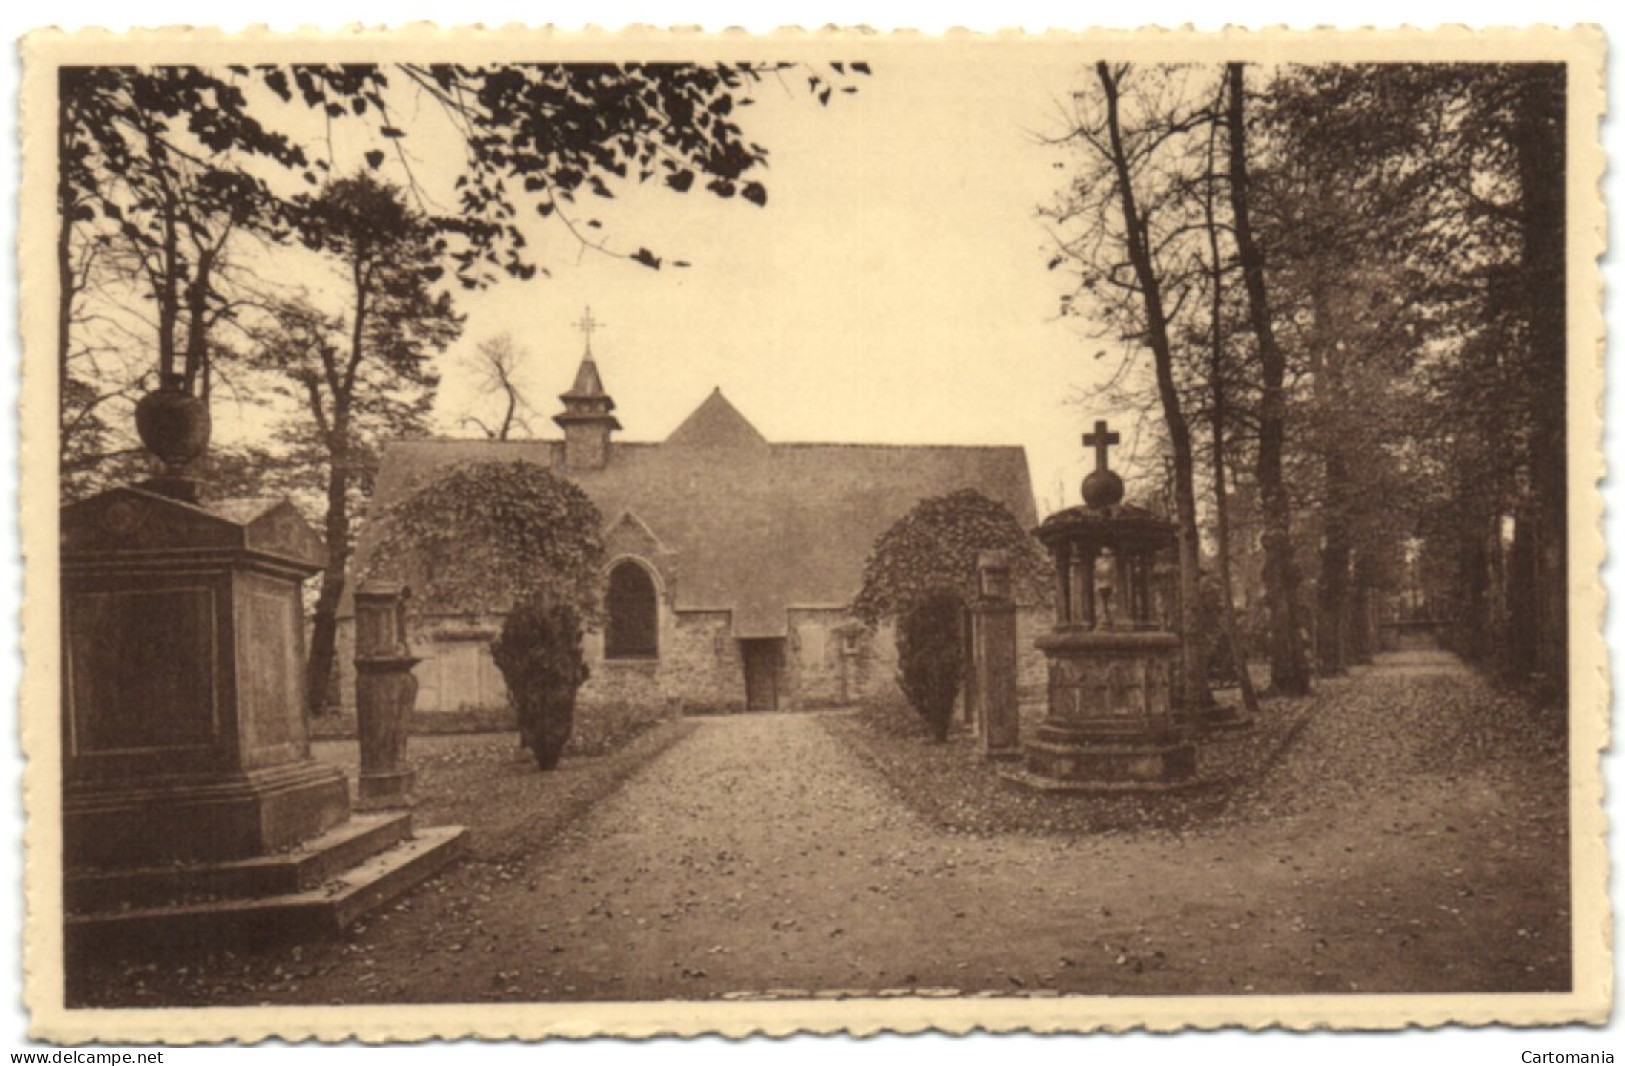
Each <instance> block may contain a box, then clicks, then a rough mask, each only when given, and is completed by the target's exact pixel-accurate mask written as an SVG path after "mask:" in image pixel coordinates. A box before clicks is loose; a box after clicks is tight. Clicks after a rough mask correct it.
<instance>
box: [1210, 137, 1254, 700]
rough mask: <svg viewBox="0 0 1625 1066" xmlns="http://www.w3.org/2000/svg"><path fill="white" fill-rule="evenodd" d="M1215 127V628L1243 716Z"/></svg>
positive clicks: (1246, 683)
mask: <svg viewBox="0 0 1625 1066" xmlns="http://www.w3.org/2000/svg"><path fill="white" fill-rule="evenodd" d="M1217 133H1218V128H1217V126H1215V127H1214V129H1213V131H1212V134H1211V135H1210V136H1209V138H1208V157H1207V178H1208V180H1207V192H1206V196H1205V198H1204V200H1203V212H1204V215H1205V219H1204V221H1205V222H1206V224H1207V242H1208V257H1209V259H1210V261H1211V262H1212V269H1213V281H1212V284H1213V292H1212V296H1213V302H1212V306H1211V308H1210V310H1209V325H1210V330H1211V332H1210V333H1209V336H1208V379H1209V381H1208V388H1209V389H1210V390H1211V391H1212V393H1213V404H1212V409H1211V411H1210V418H1211V428H1212V432H1213V521H1214V525H1215V527H1216V528H1215V533H1216V535H1217V537H1218V568H1219V600H1220V602H1219V625H1220V628H1221V629H1223V631H1224V640H1225V645H1226V646H1227V647H1228V648H1229V649H1230V664H1231V667H1232V669H1234V670H1235V672H1236V684H1237V685H1238V686H1239V687H1240V689H1241V706H1242V710H1243V712H1244V713H1245V714H1246V715H1247V717H1249V718H1252V717H1254V716H1256V715H1257V714H1258V693H1257V692H1255V691H1253V675H1252V673H1251V672H1250V671H1249V670H1248V669H1247V649H1246V648H1244V647H1243V646H1242V643H1241V634H1240V632H1239V630H1238V627H1237V626H1236V591H1235V581H1234V578H1233V576H1232V574H1231V572H1230V501H1229V499H1228V498H1227V497H1228V495H1229V489H1228V488H1227V486H1226V484H1225V457H1224V431H1225V422H1226V420H1227V413H1228V400H1229V390H1228V388H1227V387H1226V385H1225V380H1224V290H1223V278H1224V260H1223V258H1222V257H1221V256H1220V254H1219V226H1218V217H1217V213H1216V212H1215V211H1214V209H1213V186H1214V182H1215V181H1217V180H1218V174H1217V169H1218V168H1217V167H1216V166H1215V145H1214V138H1215V137H1216V136H1217Z"/></svg>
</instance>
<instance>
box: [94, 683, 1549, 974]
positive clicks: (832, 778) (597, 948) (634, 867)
mask: <svg viewBox="0 0 1625 1066" xmlns="http://www.w3.org/2000/svg"><path fill="white" fill-rule="evenodd" d="M1394 665H1396V666H1401V665H1405V664H1397V663H1396V664H1394ZM1424 665H1425V664H1424ZM1413 674H1414V676H1413ZM1440 675H1441V671H1428V670H1426V669H1422V670H1420V671H1414V672H1412V673H1407V672H1405V671H1403V670H1401V671H1398V672H1397V675H1395V674H1385V673H1384V672H1383V671H1376V672H1368V673H1367V674H1366V675H1365V676H1362V677H1356V678H1354V679H1351V680H1348V681H1345V682H1342V683H1341V684H1343V685H1344V686H1346V689H1345V691H1347V692H1353V693H1356V694H1357V695H1359V696H1360V698H1359V699H1351V698H1347V697H1346V696H1345V697H1344V698H1341V699H1339V700H1337V701H1335V703H1333V704H1332V706H1334V707H1335V708H1337V709H1338V711H1337V714H1336V715H1325V716H1319V715H1318V713H1317V717H1316V719H1315V720H1314V721H1313V722H1311V724H1310V726H1309V728H1307V729H1306V730H1304V732H1303V735H1302V736H1301V737H1300V738H1299V739H1298V740H1297V741H1295V742H1294V744H1293V745H1292V747H1291V749H1290V750H1289V751H1288V752H1287V754H1286V756H1285V757H1284V758H1283V759H1282V760H1281V762H1280V764H1279V765H1278V766H1277V767H1276V768H1275V770H1273V771H1272V772H1271V774H1270V775H1269V777H1268V778H1266V779H1264V780H1262V781H1260V782H1258V783H1257V785H1256V786H1255V788H1254V789H1253V793H1252V795H1251V796H1250V798H1249V800H1248V802H1249V803H1250V804H1251V806H1250V807H1249V810H1250V811H1251V814H1250V816H1248V817H1242V818H1238V819H1236V820H1234V821H1233V822H1229V823H1226V824H1224V825H1222V826H1216V827H1209V828H1206V829H1201V830H1196V831H1188V832H1171V831H1157V832H1144V833H1111V834H1097V835H1089V836H1077V835H1018V834H985V835H977V834H965V833H958V832H946V831H943V830H941V829H939V828H936V827H934V826H932V825H928V824H926V822H925V821H923V820H922V819H921V817H920V816H919V815H918V814H917V813H915V812H914V811H913V810H911V809H910V808H909V807H907V806H906V805H904V804H903V803H902V802H900V801H899V799H898V798H897V796H896V794H895V793H894V792H893V791H892V790H891V789H890V787H889V786H888V784H887V782H886V781H885V780H884V779H883V777H881V776H880V775H879V774H877V773H876V772H875V771H874V770H873V769H871V768H870V767H869V766H867V765H866V764H864V763H863V762H862V761H860V760H859V759H858V758H856V757H855V756H854V755H853V753H852V751H851V750H850V749H849V748H848V747H847V746H846V745H845V744H843V743H842V742H841V740H839V739H838V738H837V736H835V735H834V733H833V732H832V730H830V729H828V728H826V723H824V722H823V721H821V720H820V719H819V718H818V717H817V716H809V715H754V716H740V717H736V718H716V719H706V720H703V721H699V722H689V723H672V724H669V725H667V726H663V727H661V729H660V730H657V731H656V732H655V733H654V734H651V735H649V736H646V737H644V738H641V739H640V740H639V741H638V742H637V743H636V744H635V745H634V747H635V748H636V747H639V746H640V745H641V746H642V747H641V748H639V751H640V752H641V753H642V758H645V759H647V762H646V763H644V764H643V765H641V768H638V769H636V770H635V771H633V770H630V769H624V767H629V766H631V765H632V761H633V760H634V759H635V758H636V757H638V754H639V753H638V752H631V753H628V754H627V755H626V756H624V759H623V763H624V766H623V772H622V773H621V776H622V777H626V774H630V776H629V777H626V780H625V783H624V784H620V783H619V781H620V778H614V779H613V780H610V779H609V778H606V779H605V782H607V783H604V782H600V784H599V785H597V786H593V787H588V786H587V785H581V786H578V789H582V790H584V791H582V792H581V795H593V794H596V793H595V789H596V790H597V791H602V792H608V795H607V798H604V799H602V800H601V801H599V802H597V803H596V805H594V806H592V807H591V808H590V809H588V810H585V812H584V813H581V814H579V815H575V814H572V815H571V817H570V818H568V819H567V820H562V821H561V820H559V819H557V818H555V819H545V818H544V819H542V821H544V822H547V823H549V824H548V825H546V826H544V828H545V829H546V832H545V833H544V832H542V831H541V829H538V830H536V832H535V834H534V835H532V834H531V833H527V832H526V827H527V826H528V825H530V824H531V822H532V819H530V818H528V817H527V815H528V814H530V813H531V812H534V811H537V810H538V809H539V808H540V807H544V806H548V805H549V792H548V789H549V788H551V787H553V786H552V785H550V784H549V783H548V781H547V780H546V779H545V777H544V775H539V774H535V773H534V772H533V771H527V770H525V769H524V765H525V764H524V763H523V760H522V756H521V754H520V753H519V752H518V751H517V750H515V749H514V748H512V747H511V746H510V744H511V738H502V739H501V741H500V743H499V742H498V740H497V739H496V738H484V740H483V741H478V740H461V741H458V740H440V741H437V742H436V745H437V748H436V750H438V751H440V754H439V755H435V756H433V757H434V758H441V759H444V758H445V757H446V756H445V755H444V752H445V751H451V752H453V753H457V752H462V753H464V754H465V755H466V759H465V760H464V762H460V763H459V762H453V763H450V764H448V765H447V767H446V768H444V769H443V770H442V771H441V772H439V773H438V775H437V774H436V773H430V774H427V775H425V782H424V783H425V786H426V787H434V788H441V789H445V788H451V787H455V788H456V789H457V791H458V793H459V795H458V796H457V797H456V801H455V802H454V803H444V802H443V803H442V804H441V807H439V808H435V807H433V806H431V807H428V808H426V811H436V810H438V811H439V813H441V814H446V813H451V812H452V811H455V813H456V814H457V815H458V816H459V817H461V818H463V819H465V820H466V821H467V822H468V823H469V824H470V825H471V827H472V828H473V829H474V831H475V833H476V845H475V852H474V855H473V856H472V858H471V859H470V860H469V861H467V862H465V863H464V864H463V865H462V866H461V867H459V868H458V869H456V870H454V871H451V872H449V873H447V874H445V875H443V876H442V877H440V878H439V879H437V880H436V881H435V882H433V883H431V884H429V885H426V886H424V887H422V888H420V889H419V890H417V891H416V892H414V893H413V894H412V895H411V896H409V897H407V898H406V899H405V900H404V901H402V902H400V903H398V904H396V905H395V906H394V907H393V908H392V909H390V910H389V911H387V912H385V913H384V914H383V915H381V916H379V917H377V918H376V919H374V920H371V921H369V922H368V923H366V924H365V925H364V926H363V927H361V928H358V929H356V930H354V931H353V932H352V934H351V935H350V936H349V938H348V939H347V940H345V941H342V942H338V943H331V944H318V945H306V946H304V947H289V946H284V947H275V948H266V949H259V950H255V951H250V952H241V953H226V952H221V953H217V954H215V955H214V956H211V957H209V958H204V959H189V960H138V961H127V962H124V963H112V962H107V963H103V964H101V965H99V966H98V967H97V968H95V969H92V970H87V971H86V972H84V973H82V974H80V975H77V977H76V980H75V982H74V984H73V987H72V988H70V997H71V1000H73V1001H77V1002H79V1003H80V1004H82V1005H114V1004H128V1005H158V1004H162V1003H211V1004H228V1003H262V1002H264V1003H339V1002H342V1003H355V1002H410V1001H441V1002H448V1001H449V1002H457V1001H482V1000H513V1001H527V1000H560V999H566V1000H569V999H627V998H636V999H644V998H673V997H675V998H709V997H718V996H723V995H730V994H736V995H737V994H759V993H765V992H772V991H775V990H780V991H784V992H790V991H799V992H816V991H827V990H836V989H851V990H864V991H870V992H873V991H878V990H884V989H897V988H950V989H956V990H960V991H964V992H973V991H989V992H996V993H1003V994H1011V995H1023V994H1032V993H1033V992H1035V991H1048V990H1054V991H1058V992H1061V993H1091V994H1102V993H1109V994H1118V995H1143V994H1177V993H1235V992H1261V993H1265V992H1267V993H1304V992H1441V991H1459V992H1469V991H1492V990H1493V991H1537V990H1540V991H1552V990H1561V989H1566V988H1567V987H1568V983H1569V979H1570V978H1569V965H1570V963H1569V960H1570V947H1569V926H1570V921H1569V913H1568V910H1567V907H1568V879H1567V873H1566V870H1567V858H1566V857H1567V834H1566V806H1565V803H1566V798H1567V795H1566V788H1565V781H1564V776H1563V775H1564V763H1563V759H1562V757H1561V743H1560V738H1554V737H1547V738H1546V739H1545V740H1544V741H1542V742H1541V743H1538V744H1537V743H1532V742H1531V741H1530V740H1529V737H1528V735H1527V731H1523V730H1522V729H1521V727H1520V725H1519V723H1518V722H1517V721H1515V720H1508V717H1507V716H1508V715H1509V714H1512V713H1514V711H1515V710H1516V708H1512V709H1510V710H1509V709H1508V707H1506V706H1502V705H1501V704H1498V703H1497V702H1496V696H1495V694H1494V693H1493V691H1492V690H1491V689H1490V688H1489V686H1487V685H1486V684H1485V683H1484V682H1483V681H1481V680H1480V679H1478V678H1476V677H1475V676H1473V675H1471V674H1467V673H1465V672H1455V671H1452V670H1449V669H1446V670H1444V671H1442V676H1440ZM1424 682H1428V683H1430V684H1431V685H1433V686H1434V689H1433V690H1431V691H1430V690H1429V689H1428V688H1427V687H1426V685H1425V684H1424ZM1440 686H1444V687H1443V688H1441V687H1440ZM1437 692H1448V694H1449V695H1450V697H1451V698H1447V699H1446V698H1438V699H1435V698H1434V695H1433V693H1437ZM1419 694H1420V695H1419ZM1407 701H1408V702H1407ZM1396 704H1404V706H1403V707H1401V708H1400V709H1399V710H1398V711H1396V710H1395V706H1394V705H1396ZM1487 706H1488V707H1492V708H1493V709H1494V711H1495V713H1491V712H1489V711H1486V710H1484V708H1485V707H1487ZM1475 716H1482V717H1481V718H1480V717H1475ZM1537 732H1538V731H1537ZM421 751H422V757H423V758H426V759H428V758H431V754H432V753H431V751H430V749H428V748H424V749H421ZM651 756H652V757H651ZM602 761H603V760H580V762H581V763H596V762H602ZM567 769H569V771H570V772H571V773H575V774H576V775H577V780H578V781H586V780H587V779H588V778H589V777H591V775H593V774H606V773H608V771H606V770H599V769H594V768H593V767H588V766H578V767H575V768H573V769H571V768H569V766H568V764H567ZM611 776H612V777H613V775H611ZM592 780H593V781H598V780H599V779H598V778H596V777H593V778H592ZM617 785H618V787H616V786H617ZM1012 787H1014V786H1012ZM611 789H613V791H610V790H611ZM1283 795H1286V796H1289V797H1290V798H1291V799H1292V801H1291V802H1286V801H1285V800H1284V799H1283Z"/></svg>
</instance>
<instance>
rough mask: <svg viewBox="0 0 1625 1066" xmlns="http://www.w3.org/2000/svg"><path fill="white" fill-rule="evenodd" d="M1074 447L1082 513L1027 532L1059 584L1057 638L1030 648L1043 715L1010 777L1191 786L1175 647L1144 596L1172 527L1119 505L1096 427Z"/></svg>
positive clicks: (1055, 783)
mask: <svg viewBox="0 0 1625 1066" xmlns="http://www.w3.org/2000/svg"><path fill="white" fill-rule="evenodd" d="M1083 441H1084V445H1085V446H1086V447H1093V448H1094V449H1095V469H1094V471H1093V472H1092V473H1091V474H1090V475H1089V476H1088V477H1087V478H1085V479H1084V482H1083V500H1084V503H1083V506H1081V507H1071V508H1068V509H1066V510H1064V511H1060V512H1057V513H1056V514H1053V515H1051V516H1050V517H1049V518H1047V519H1045V520H1044V522H1043V524H1042V525H1040V526H1039V528H1038V530H1037V536H1038V539H1039V540H1040V541H1042V542H1043V544H1044V547H1045V548H1046V549H1048V551H1049V552H1050V554H1051V555H1052V556H1053V557H1054V559H1055V573H1056V579H1057V586H1058V587H1057V589H1056V620H1055V628H1054V630H1053V631H1051V632H1050V633H1049V634H1047V635H1045V636H1042V637H1040V638H1039V639H1038V642H1037V643H1038V648H1039V650H1040V651H1042V652H1043V653H1044V655H1045V657H1046V658H1048V660H1049V711H1048V714H1047V715H1046V717H1045V718H1044V721H1043V722H1042V724H1040V725H1039V727H1038V729H1037V730H1036V735H1035V736H1034V737H1033V739H1031V740H1029V741H1028V742H1027V745H1026V772H1025V773H1021V774H1017V775H1014V776H1015V777H1016V779H1017V780H1020V781H1022V782H1024V783H1026V784H1030V785H1034V786H1036V787H1040V788H1053V789H1069V790H1079V791H1092V790H1133V789H1164V788H1171V787H1177V786H1179V785H1181V784H1183V783H1187V782H1189V781H1190V780H1191V779H1192V778H1193V777H1194V776H1195V773H1196V748H1195V745H1194V744H1193V743H1192V741H1191V739H1190V733H1191V730H1190V728H1189V723H1187V722H1185V721H1184V720H1183V719H1182V718H1181V717H1179V716H1176V715H1175V714H1174V712H1173V710H1172V707H1171V700H1170V694H1171V684H1172V673H1173V671H1174V670H1175V669H1177V668H1178V667H1177V662H1178V658H1179V650H1180V644H1179V638H1178V637H1177V636H1176V635H1175V634H1173V633H1171V632H1168V631H1166V630H1165V629H1163V628H1162V625H1161V623H1160V622H1159V621H1157V620H1156V619H1155V618H1154V617H1153V614H1154V612H1153V595H1152V583H1153V580H1154V578H1153V574H1154V568H1155V565H1156V562H1157V559H1158V557H1159V556H1160V555H1162V554H1163V553H1165V552H1167V551H1168V550H1169V549H1171V548H1172V547H1173V544H1174V528H1173V526H1172V524H1170V523H1168V522H1166V521H1164V520H1163V519H1161V518H1159V517H1158V516H1156V515H1154V514H1152V513H1151V512H1149V511H1146V510H1144V509H1142V508H1139V507H1134V506H1132V505H1129V504H1125V503H1123V480H1122V478H1120V477H1118V476H1117V474H1116V473H1114V472H1113V471H1112V470H1111V469H1110V468H1109V467H1108V466H1107V462H1106V450H1107V448H1108V447H1109V446H1110V445H1112V444H1115V443H1117V441H1118V435H1117V434H1116V433H1111V432H1109V431H1108V430H1107V428H1106V423H1104V422H1096V423H1095V431H1094V432H1093V433H1090V434H1087V435H1085V437H1084V438H1083Z"/></svg>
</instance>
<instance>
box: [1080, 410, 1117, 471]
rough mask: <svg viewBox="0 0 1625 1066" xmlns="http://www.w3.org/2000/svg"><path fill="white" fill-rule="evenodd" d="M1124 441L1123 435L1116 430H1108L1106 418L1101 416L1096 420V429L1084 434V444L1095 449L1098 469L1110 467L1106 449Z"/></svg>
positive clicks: (1096, 467)
mask: <svg viewBox="0 0 1625 1066" xmlns="http://www.w3.org/2000/svg"><path fill="white" fill-rule="evenodd" d="M1122 441H1123V438H1122V435H1121V434H1119V433H1118V432H1117V431H1116V430H1108V429H1107V428H1106V421H1105V419H1099V418H1097V419H1096V420H1095V431H1094V432H1093V433H1085V434H1084V435H1083V446H1084V447H1085V448H1093V449H1094V450H1095V469H1096V470H1108V469H1110V467H1109V466H1108V465H1107V462H1106V450H1107V449H1108V448H1110V447H1111V446H1112V445H1114V444H1121V443H1122Z"/></svg>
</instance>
